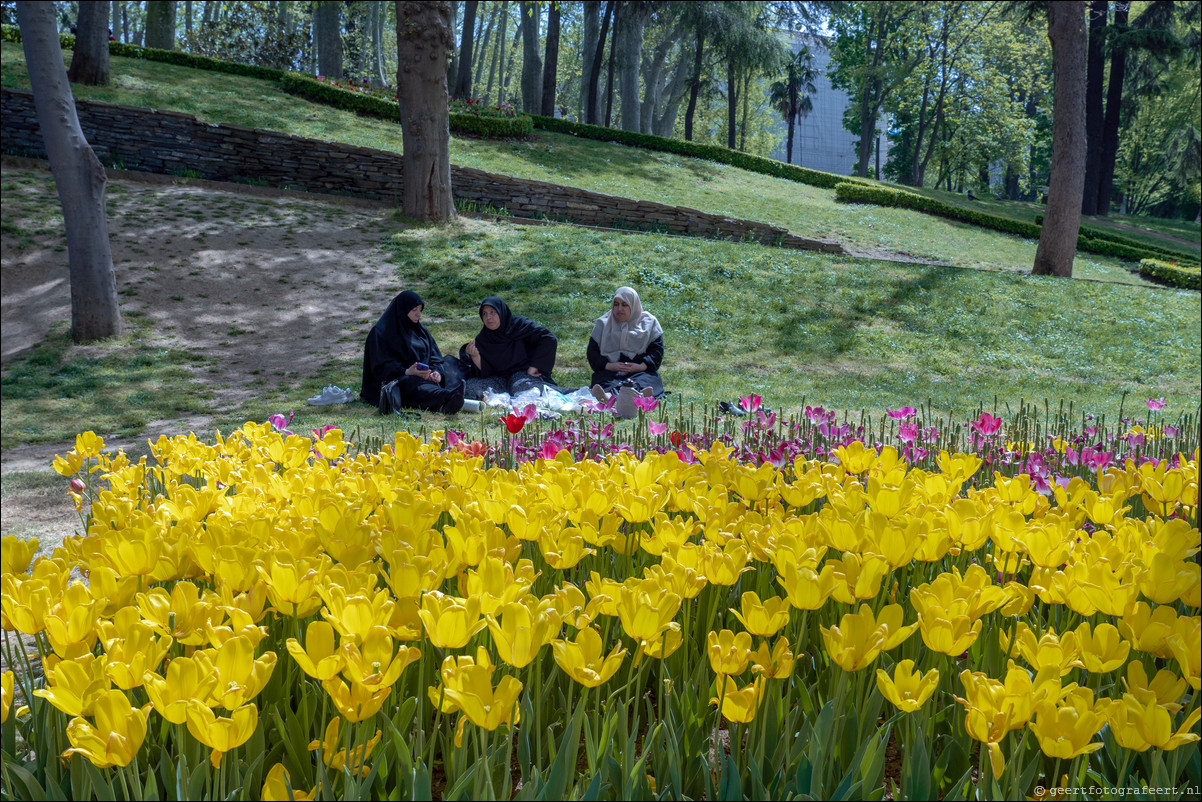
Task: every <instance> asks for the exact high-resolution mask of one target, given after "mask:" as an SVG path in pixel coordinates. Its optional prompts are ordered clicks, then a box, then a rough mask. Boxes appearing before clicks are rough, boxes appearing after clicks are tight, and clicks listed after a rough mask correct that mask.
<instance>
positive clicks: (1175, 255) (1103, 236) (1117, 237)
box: [1035, 214, 1191, 260]
mask: <svg viewBox="0 0 1202 802" xmlns="http://www.w3.org/2000/svg"><path fill="white" fill-rule="evenodd" d="M1035 223H1036V225H1043V215H1042V214H1037V215H1035ZM1081 236H1083V237H1088V238H1089V239H1091V240H1095V241H1105V242H1116V243H1119V244H1120V245H1131V244H1132V243H1134V242H1135V241H1134V240H1132V239H1131V238H1130V237H1124V236H1123V235H1122V234H1116V233H1115V232H1113V231H1108V230H1107V229H1104V228H1098V227H1096V226H1091V225H1088V224H1086V223H1082V224H1081ZM1136 247H1139V248H1143V249H1144V250H1145V251H1148V252H1150V253H1158V254H1161V255H1162V256H1167V257H1168V258H1169V259H1170V260H1176V259H1181V258H1182V257H1185V258H1186V259H1187V260H1188V259H1190V258H1191V257H1190V256H1189V254H1186V253H1184V252H1182V251H1175V250H1173V249H1172V248H1165V247H1163V246H1161V245H1154V244H1152V243H1148V242H1140V243H1138V244H1137V245H1136Z"/></svg>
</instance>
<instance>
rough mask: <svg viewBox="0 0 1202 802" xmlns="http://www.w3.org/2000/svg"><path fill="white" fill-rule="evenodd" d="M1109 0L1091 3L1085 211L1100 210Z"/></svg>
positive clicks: (1083, 196) (1094, 212)
mask: <svg viewBox="0 0 1202 802" xmlns="http://www.w3.org/2000/svg"><path fill="white" fill-rule="evenodd" d="M1109 5H1110V4H1109V3H1108V2H1107V0H1092V2H1091V3H1090V4H1089V48H1088V50H1087V51H1086V58H1085V188H1084V190H1082V194H1081V214H1088V215H1094V214H1097V213H1098V178H1099V173H1100V172H1101V169H1102V113H1103V106H1102V94H1103V90H1104V84H1105V82H1106V81H1105V78H1106V76H1105V71H1106V52H1105V50H1104V44H1105V40H1106V31H1107V25H1106V17H1107V14H1108V12H1109Z"/></svg>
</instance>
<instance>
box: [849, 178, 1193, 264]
mask: <svg viewBox="0 0 1202 802" xmlns="http://www.w3.org/2000/svg"><path fill="white" fill-rule="evenodd" d="M835 200H840V201H846V202H848V203H871V204H875V205H877V206H899V207H902V208H906V209H915V210H917V211H920V212H926V213H928V214H934V215H939V216H940V217H947V218H950V219H952V220H962V221H964V222H966V223H972V224H973V225H978V226H981V227H982V228H992V229H994V230H995V231H1004V232H1006V233H1008V234H1018V235H1019V236H1020V237H1026V238H1027V239H1039V232H1040V226H1039V225H1038V224H1037V223H1029V222H1027V221H1026V220H1016V219H1014V218H1013V217H1005V216H1004V215H1000V214H993V213H990V212H984V211H978V210H976V209H966V208H964V207H963V206H958V205H956V204H954V203H947V202H946V201H941V200H939V199H937V198H928V197H926V196H925V195H919V194H917V193H914V192H907V191H905V190H902V189H894V188H892V187H882V186H874V185H868V184H862V183H859V184H853V183H850V182H846V183H842V184H838V185H836V186H835ZM1094 231H1096V229H1091V230H1089V231H1085V230H1083V231H1082V232H1081V233H1080V234H1079V235H1078V237H1077V249H1078V250H1081V251H1085V252H1086V253H1094V254H1098V255H1100V256H1113V257H1116V258H1118V259H1124V260H1127V261H1131V262H1134V261H1137V260H1140V259H1146V258H1149V257H1152V258H1155V257H1157V256H1163V255H1165V253H1166V252H1164V251H1161V250H1160V249H1156V248H1153V247H1148V246H1145V245H1143V244H1142V243H1135V242H1132V241H1131V240H1124V239H1122V238H1121V237H1119V236H1117V235H1112V234H1107V237H1106V238H1101V237H1094V236H1091V235H1092V234H1093V233H1094ZM1168 255H1170V256H1174V255H1176V254H1173V253H1171V252H1168Z"/></svg>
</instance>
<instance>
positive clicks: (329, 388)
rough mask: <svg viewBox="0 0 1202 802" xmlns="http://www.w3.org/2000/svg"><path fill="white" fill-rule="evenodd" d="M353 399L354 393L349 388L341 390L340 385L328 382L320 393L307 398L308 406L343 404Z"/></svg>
mask: <svg viewBox="0 0 1202 802" xmlns="http://www.w3.org/2000/svg"><path fill="white" fill-rule="evenodd" d="M354 399H355V395H354V393H353V392H351V391H350V390H343V389H342V388H341V387H335V386H334V385H332V384H329V385H326V386H325V387H324V388H322V391H321V393H320V394H318V395H315V396H313V397H312V398H310V399H309V406H311V407H328V406H333V405H334V404H345V403H347V402H349V401H353V400H354Z"/></svg>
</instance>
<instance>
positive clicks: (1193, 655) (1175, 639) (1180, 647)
mask: <svg viewBox="0 0 1202 802" xmlns="http://www.w3.org/2000/svg"><path fill="white" fill-rule="evenodd" d="M1165 643H1166V644H1168V647H1169V651H1171V652H1172V653H1173V657H1175V658H1176V659H1177V665H1178V667H1179V668H1180V669H1181V673H1182V675H1183V676H1184V677H1185V679H1186V681H1187V682H1189V684H1190V687H1191V688H1193V689H1194V690H1195V691H1197V690H1199V684H1200V683H1199V679H1200V678H1199V674H1200V673H1202V619H1199V618H1198V616H1191V617H1189V618H1186V617H1185V616H1181V617H1180V618H1178V619H1177V622H1176V623H1175V624H1174V625H1173V634H1172V635H1170V636H1168V637H1167V638H1166V639H1165Z"/></svg>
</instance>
